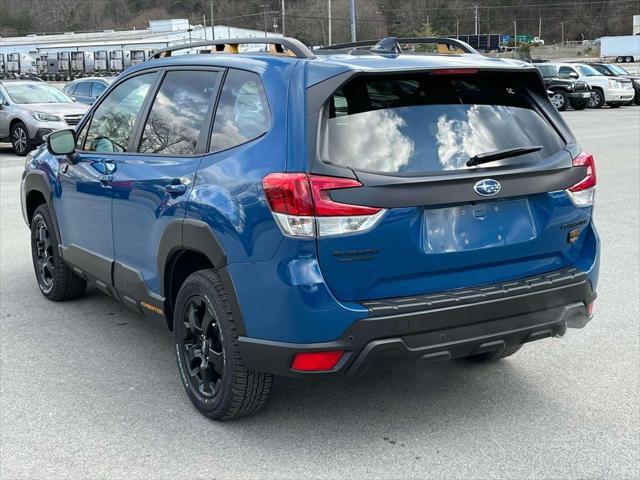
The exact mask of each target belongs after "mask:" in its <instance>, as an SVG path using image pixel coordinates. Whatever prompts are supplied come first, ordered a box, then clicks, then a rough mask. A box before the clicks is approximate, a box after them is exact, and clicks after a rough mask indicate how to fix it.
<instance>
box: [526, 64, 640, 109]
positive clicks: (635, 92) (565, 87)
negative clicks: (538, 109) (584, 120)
mask: <svg viewBox="0 0 640 480" xmlns="http://www.w3.org/2000/svg"><path fill="white" fill-rule="evenodd" d="M535 66H536V68H537V69H538V71H539V72H540V74H541V76H542V78H543V80H544V83H545V85H546V87H547V90H548V92H549V99H550V100H551V103H552V104H553V106H554V107H556V108H557V109H558V110H560V111H562V110H566V109H567V108H569V107H571V108H573V109H574V110H583V109H584V108H586V107H587V106H588V107H591V108H601V107H602V106H604V105H608V106H609V107H611V108H618V107H621V106H623V105H631V104H633V103H635V104H636V105H640V80H639V79H638V77H637V76H635V75H632V74H631V73H630V72H628V71H627V70H625V69H624V68H622V67H620V66H618V65H610V64H605V63H546V62H545V63H536V64H535Z"/></svg>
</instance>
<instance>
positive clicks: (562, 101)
mask: <svg viewBox="0 0 640 480" xmlns="http://www.w3.org/2000/svg"><path fill="white" fill-rule="evenodd" d="M550 100H551V104H552V105H553V106H554V107H556V110H558V111H560V112H562V111H564V110H566V109H567V107H568V106H569V99H568V98H567V95H566V94H565V93H564V92H563V91H561V90H557V91H554V92H553V95H551V98H550Z"/></svg>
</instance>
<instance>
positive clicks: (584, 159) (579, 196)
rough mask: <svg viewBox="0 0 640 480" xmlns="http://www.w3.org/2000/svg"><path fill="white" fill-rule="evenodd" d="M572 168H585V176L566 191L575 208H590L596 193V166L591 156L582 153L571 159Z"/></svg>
mask: <svg viewBox="0 0 640 480" xmlns="http://www.w3.org/2000/svg"><path fill="white" fill-rule="evenodd" d="M573 166H574V167H587V176H586V177H584V178H583V179H582V180H580V181H579V182H578V183H576V184H575V185H574V186H572V187H569V189H568V190H566V192H567V194H568V195H569V198H570V199H571V201H572V202H573V204H574V205H575V206H576V207H590V206H592V205H593V199H594V197H595V193H596V164H595V162H594V161H593V155H591V154H589V153H586V152H582V153H581V154H580V155H578V156H577V157H576V158H574V159H573Z"/></svg>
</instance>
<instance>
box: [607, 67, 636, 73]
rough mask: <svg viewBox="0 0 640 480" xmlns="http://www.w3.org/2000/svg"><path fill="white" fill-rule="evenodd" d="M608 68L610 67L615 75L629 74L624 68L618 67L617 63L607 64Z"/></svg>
mask: <svg viewBox="0 0 640 480" xmlns="http://www.w3.org/2000/svg"><path fill="white" fill-rule="evenodd" d="M609 68H610V69H611V71H613V72H614V73H615V74H616V75H631V74H630V73H629V72H628V71H626V70H625V69H624V68H622V67H619V66H618V65H609Z"/></svg>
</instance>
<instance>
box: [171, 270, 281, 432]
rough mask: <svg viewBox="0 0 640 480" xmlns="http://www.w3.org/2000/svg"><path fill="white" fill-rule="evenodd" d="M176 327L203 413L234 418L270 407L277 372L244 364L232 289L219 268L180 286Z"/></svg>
mask: <svg viewBox="0 0 640 480" xmlns="http://www.w3.org/2000/svg"><path fill="white" fill-rule="evenodd" d="M173 332H174V338H175V348H176V356H177V361H178V370H179V372H180V377H181V379H182V385H183V386H184V388H185V390H186V392H187V396H188V397H189V399H190V400H191V402H192V403H193V405H194V406H195V407H196V408H197V409H198V410H199V411H200V412H201V413H202V414H203V415H205V416H207V417H209V418H212V419H215V420H232V419H236V418H240V417H244V416H247V415H250V414H252V413H254V412H256V411H258V410H259V409H260V408H262V407H263V406H264V404H265V403H266V401H267V397H268V396H269V392H270V391H271V386H272V383H273V376H272V375H269V374H266V373H261V372H256V371H252V370H248V369H247V368H246V367H245V366H244V365H243V363H242V359H241V358H240V351H239V348H238V332H237V326H236V324H235V319H234V318H233V314H232V313H231V307H230V304H229V300H228V298H227V292H226V290H225V287H224V285H223V284H222V281H221V280H220V277H219V276H218V274H217V273H216V272H215V271H214V270H212V269H210V270H200V271H198V272H195V273H193V274H191V275H190V276H189V277H188V278H187V279H186V280H185V282H184V283H183V284H182V287H180V291H179V292H178V297H177V299H176V304H175V308H174V314H173ZM203 351H205V352H207V354H206V356H205V355H204V354H203ZM203 365H204V369H203Z"/></svg>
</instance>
